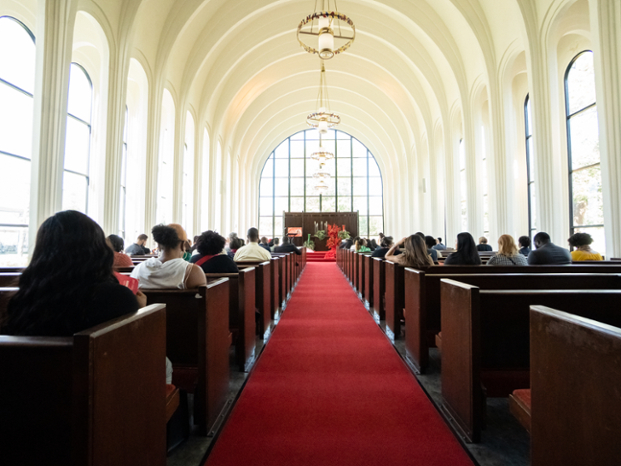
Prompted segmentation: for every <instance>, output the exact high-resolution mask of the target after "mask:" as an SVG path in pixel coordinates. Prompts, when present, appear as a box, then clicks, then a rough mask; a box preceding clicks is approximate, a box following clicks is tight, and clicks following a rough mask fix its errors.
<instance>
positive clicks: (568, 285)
mask: <svg viewBox="0 0 621 466" xmlns="http://www.w3.org/2000/svg"><path fill="white" fill-rule="evenodd" d="M434 269H435V270H437V269H438V268H437V267H434ZM446 269H451V267H446ZM490 269H495V267H485V268H480V267H479V268H476V269H475V270H476V271H480V273H479V274H475V273H466V274H464V273H460V274H455V273H451V272H453V271H452V270H449V271H448V272H449V273H440V272H435V273H429V271H427V272H425V271H422V270H417V269H412V268H406V269H405V271H404V279H403V280H404V284H403V287H404V289H405V310H406V314H407V319H406V320H405V329H406V330H405V348H406V355H407V358H408V359H409V360H410V361H411V362H412V364H413V365H414V367H415V368H416V369H417V370H418V371H420V372H421V373H424V371H425V370H426V369H427V367H428V364H429V348H430V347H433V346H434V338H435V336H436V335H437V334H438V333H439V332H440V330H441V305H440V282H441V280H442V279H444V278H451V279H453V280H456V281H458V282H462V283H468V284H471V285H475V286H478V287H479V288H481V289H496V290H497V289H532V290H535V289H572V288H573V289H578V288H581V289H615V288H621V274H597V273H576V274H568V273H530V272H531V271H532V270H535V271H536V270H538V269H536V268H534V267H533V268H531V267H519V269H520V270H521V271H522V272H523V273H487V272H488V270H490ZM513 269H516V267H513ZM561 269H562V270H563V271H565V270H567V269H568V267H561ZM514 272H515V270H514ZM398 278H400V277H398Z"/></svg>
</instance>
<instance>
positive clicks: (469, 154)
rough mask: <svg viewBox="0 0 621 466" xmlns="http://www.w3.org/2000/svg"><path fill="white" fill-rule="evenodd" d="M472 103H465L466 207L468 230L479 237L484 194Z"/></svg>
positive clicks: (481, 229)
mask: <svg viewBox="0 0 621 466" xmlns="http://www.w3.org/2000/svg"><path fill="white" fill-rule="evenodd" d="M474 120H475V118H474V116H473V112H472V105H470V104H468V105H464V121H463V123H464V150H465V151H466V186H467V187H468V189H467V195H466V206H467V207H466V208H467V215H468V231H469V232H470V234H472V236H474V237H475V238H478V237H479V236H481V235H482V234H483V213H482V212H483V209H482V208H481V204H482V199H481V198H482V196H481V190H480V187H479V184H478V171H477V170H478V168H479V165H478V164H477V159H478V158H479V157H478V156H477V145H476V132H475V126H476V125H475V123H474Z"/></svg>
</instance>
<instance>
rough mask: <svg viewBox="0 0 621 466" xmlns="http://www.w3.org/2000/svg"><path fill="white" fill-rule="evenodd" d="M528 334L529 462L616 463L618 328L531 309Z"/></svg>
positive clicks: (620, 422)
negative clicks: (530, 430)
mask: <svg viewBox="0 0 621 466" xmlns="http://www.w3.org/2000/svg"><path fill="white" fill-rule="evenodd" d="M615 320H616V319H615ZM530 335H531V338H530V352H531V369H532V370H531V396H532V405H531V407H532V417H531V422H532V435H531V461H532V463H531V464H532V465H533V466H599V465H604V464H606V465H608V464H610V465H612V464H619V460H620V459H621V442H619V432H620V431H621V403H620V402H619V387H620V386H621V362H620V359H619V355H620V354H621V328H619V327H618V326H616V325H615V326H611V325H608V324H607V323H606V321H604V322H602V321H597V320H591V319H585V318H582V317H577V316H575V315H572V314H568V313H565V312H560V311H557V310H554V309H550V308H547V307H544V306H533V307H531V310H530ZM568 355H570V357H568Z"/></svg>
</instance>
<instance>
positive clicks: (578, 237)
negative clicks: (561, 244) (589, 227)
mask: <svg viewBox="0 0 621 466" xmlns="http://www.w3.org/2000/svg"><path fill="white" fill-rule="evenodd" d="M567 241H568V242H569V245H570V246H572V247H574V248H579V247H580V246H588V245H590V244H591V243H593V238H592V237H591V235H589V234H588V233H574V234H573V235H571V236H570V237H569V239H568V240H567Z"/></svg>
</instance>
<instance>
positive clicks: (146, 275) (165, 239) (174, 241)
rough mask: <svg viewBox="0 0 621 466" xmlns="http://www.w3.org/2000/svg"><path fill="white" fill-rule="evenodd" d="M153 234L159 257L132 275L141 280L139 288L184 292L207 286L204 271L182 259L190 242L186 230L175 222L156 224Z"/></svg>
mask: <svg viewBox="0 0 621 466" xmlns="http://www.w3.org/2000/svg"><path fill="white" fill-rule="evenodd" d="M151 233H152V234H153V239H154V240H155V241H156V242H157V247H158V249H159V250H160V256H159V257H152V258H150V259H147V260H146V261H144V262H143V263H141V264H138V265H137V266H136V267H135V268H134V270H133V272H132V274H131V276H132V277H133V278H135V279H137V280H138V284H139V287H140V288H142V289H146V290H157V289H162V288H174V289H179V290H185V289H192V288H197V287H199V286H201V285H206V284H207V280H206V279H205V273H204V272H203V270H202V269H201V268H200V267H199V266H197V265H194V264H191V263H189V262H187V261H185V260H184V259H183V253H184V248H185V242H186V240H187V238H186V235H185V231H184V230H183V228H181V227H180V226H179V225H177V224H174V223H173V224H171V225H168V226H166V225H157V226H155V227H153V230H151Z"/></svg>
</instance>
